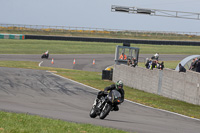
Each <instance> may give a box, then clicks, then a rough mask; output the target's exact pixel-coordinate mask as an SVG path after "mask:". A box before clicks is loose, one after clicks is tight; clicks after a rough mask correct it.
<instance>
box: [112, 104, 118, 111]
mask: <svg viewBox="0 0 200 133" xmlns="http://www.w3.org/2000/svg"><path fill="white" fill-rule="evenodd" d="M118 110H119V107H118V106H117V105H116V106H114V107H113V108H112V109H111V111H118Z"/></svg>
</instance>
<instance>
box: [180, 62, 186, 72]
mask: <svg viewBox="0 0 200 133" xmlns="http://www.w3.org/2000/svg"><path fill="white" fill-rule="evenodd" d="M179 72H186V69H185V67H184V66H182V65H181V63H179Z"/></svg>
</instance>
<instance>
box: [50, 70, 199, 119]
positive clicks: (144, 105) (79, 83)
mask: <svg viewBox="0 0 200 133" xmlns="http://www.w3.org/2000/svg"><path fill="white" fill-rule="evenodd" d="M47 72H50V71H47ZM50 73H51V74H53V75H55V76H58V77H60V78H63V79H66V80H69V81H71V82H74V83H77V84H80V85H83V86H85V87H88V88H91V89H94V90H97V91H100V90H99V89H96V88H94V87H91V86H88V85H85V84H82V83H80V82H77V81H74V80H71V79H68V78H66V77H62V76H60V75H57V74H55V73H52V72H50ZM125 101H127V102H130V103H134V104H136V105H139V106H142V107H146V108H150V109H154V110H159V111H162V112H166V113H170V114H174V115H178V116H181V117H184V118H189V119H193V120H197V121H200V119H197V118H192V117H189V116H186V115H182V114H179V113H175V112H171V111H167V110H163V109H157V108H153V107H150V106H146V105H143V104H140V103H136V102H133V101H130V100H127V99H125Z"/></svg>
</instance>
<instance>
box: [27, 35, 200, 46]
mask: <svg viewBox="0 0 200 133" xmlns="http://www.w3.org/2000/svg"><path fill="white" fill-rule="evenodd" d="M25 37H26V39H40V40H65V41H87V42H112V43H134V44H154V45H190V46H200V42H194V41H193V42H192V41H158V40H133V39H112V38H90V37H67V36H42V35H41V36H40V35H25Z"/></svg>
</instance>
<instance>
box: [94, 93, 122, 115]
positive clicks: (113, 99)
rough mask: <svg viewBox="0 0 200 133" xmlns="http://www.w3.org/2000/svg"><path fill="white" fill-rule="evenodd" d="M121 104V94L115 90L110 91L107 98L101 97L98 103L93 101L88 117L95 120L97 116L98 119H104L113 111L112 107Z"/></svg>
mask: <svg viewBox="0 0 200 133" xmlns="http://www.w3.org/2000/svg"><path fill="white" fill-rule="evenodd" d="M121 102H122V98H121V94H120V93H119V92H118V91H117V90H112V91H110V92H109V94H108V95H107V96H102V97H101V98H100V100H99V101H98V102H96V100H95V101H94V105H93V107H92V109H91V111H90V117H91V118H95V117H96V116H99V118H100V119H104V118H105V117H106V116H107V115H108V114H109V112H110V111H112V110H113V108H114V106H115V105H118V104H120V103H121Z"/></svg>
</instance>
